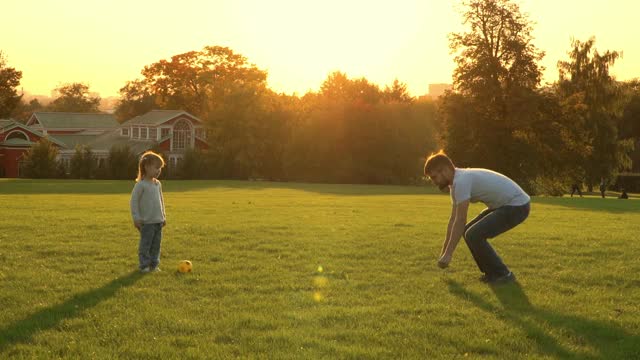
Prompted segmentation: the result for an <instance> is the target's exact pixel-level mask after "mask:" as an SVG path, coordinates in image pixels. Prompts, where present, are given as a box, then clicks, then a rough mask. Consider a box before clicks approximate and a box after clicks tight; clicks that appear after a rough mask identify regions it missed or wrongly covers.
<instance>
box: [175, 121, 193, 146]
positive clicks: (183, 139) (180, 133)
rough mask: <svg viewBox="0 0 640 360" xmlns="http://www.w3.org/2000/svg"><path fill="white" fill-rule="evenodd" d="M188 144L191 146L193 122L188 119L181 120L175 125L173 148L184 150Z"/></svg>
mask: <svg viewBox="0 0 640 360" xmlns="http://www.w3.org/2000/svg"><path fill="white" fill-rule="evenodd" d="M187 146H191V124H190V123H189V122H188V121H186V120H180V121H179V122H177V123H176V124H175V125H174V127H173V148H174V149H175V150H183V149H186V148H187Z"/></svg>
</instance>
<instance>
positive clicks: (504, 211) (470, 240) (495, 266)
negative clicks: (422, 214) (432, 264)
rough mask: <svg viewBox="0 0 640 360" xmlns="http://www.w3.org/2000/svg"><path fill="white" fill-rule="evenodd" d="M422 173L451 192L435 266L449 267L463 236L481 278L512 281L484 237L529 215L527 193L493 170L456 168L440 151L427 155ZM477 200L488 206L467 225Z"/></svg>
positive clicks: (507, 228) (493, 281)
mask: <svg viewBox="0 0 640 360" xmlns="http://www.w3.org/2000/svg"><path fill="white" fill-rule="evenodd" d="M424 174H425V176H428V177H429V178H430V179H431V181H432V182H433V183H434V184H436V185H437V186H438V187H439V188H440V190H442V191H445V190H446V189H447V188H449V189H450V193H451V203H452V209H451V217H450V218H449V225H448V226H447V237H446V239H445V241H444V244H443V246H442V252H441V254H440V259H439V260H438V266H439V267H441V268H443V269H444V268H446V267H447V266H449V263H450V262H451V258H452V257H453V252H454V251H455V249H456V246H457V245H458V241H460V237H464V240H465V242H466V243H467V246H468V247H469V250H471V255H473V259H474V260H475V261H476V264H478V268H480V271H481V272H482V273H483V274H484V275H482V277H481V278H480V280H481V281H483V282H487V283H492V284H497V283H505V282H510V281H514V280H515V275H513V273H512V272H511V271H509V269H508V268H507V266H506V265H505V264H504V263H503V262H502V260H501V259H500V257H499V256H498V254H496V252H495V251H494V250H493V248H492V247H491V245H489V243H488V242H487V239H491V238H494V237H496V236H498V235H500V234H502V233H503V232H505V231H507V230H509V229H512V228H513V227H515V226H516V225H518V224H520V223H521V222H523V221H524V220H525V219H526V218H527V216H529V207H530V205H529V202H530V200H531V198H530V197H529V195H527V193H525V192H524V191H523V190H522V188H520V186H518V184H516V183H515V182H514V181H513V180H511V179H509V178H508V177H506V176H504V175H502V174H500V173H497V172H495V171H491V170H487V169H473V168H468V169H462V168H457V167H455V166H454V165H453V162H452V161H451V159H449V157H448V156H447V155H446V154H445V153H444V152H443V151H442V150H441V151H440V152H438V153H437V154H432V155H431V156H429V158H428V159H427V161H426V163H425V165H424ZM478 201H480V202H482V203H484V204H485V205H486V206H487V209H485V210H483V211H482V212H481V213H480V214H479V215H478V216H476V218H475V219H473V220H471V221H470V222H469V223H468V224H466V222H467V211H468V209H469V202H474V203H475V202H478ZM465 224H466V225H465Z"/></svg>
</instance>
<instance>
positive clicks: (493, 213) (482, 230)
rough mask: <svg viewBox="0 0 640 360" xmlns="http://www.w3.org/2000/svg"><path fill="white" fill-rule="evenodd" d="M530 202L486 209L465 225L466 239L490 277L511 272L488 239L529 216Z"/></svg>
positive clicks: (475, 257) (484, 271)
mask: <svg viewBox="0 0 640 360" xmlns="http://www.w3.org/2000/svg"><path fill="white" fill-rule="evenodd" d="M529 210H530V204H529V203H527V204H525V205H521V206H502V207H499V208H497V209H485V210H483V211H482V212H481V213H480V214H479V215H478V216H476V218H475V219H473V220H471V222H469V223H468V224H467V225H466V226H465V227H464V240H465V242H466V243H467V246H468V247H469V250H471V255H473V259H474V260H475V261H476V264H478V268H480V271H482V272H483V273H485V274H486V275H487V276H489V277H499V276H503V275H506V274H508V273H509V269H508V268H507V266H506V265H505V264H504V263H503V262H502V259H500V257H499V256H498V254H496V252H495V250H493V248H492V247H491V245H490V244H489V242H488V241H487V239H491V238H494V237H496V236H498V235H500V234H502V233H503V232H505V231H507V230H510V229H512V228H514V227H515V226H516V225H518V224H520V223H521V222H523V221H524V220H525V219H526V218H527V217H528V216H529Z"/></svg>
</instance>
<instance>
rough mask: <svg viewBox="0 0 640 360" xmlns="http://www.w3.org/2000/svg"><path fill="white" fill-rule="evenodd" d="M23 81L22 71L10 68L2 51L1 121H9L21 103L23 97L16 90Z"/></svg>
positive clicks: (0, 78) (0, 76) (0, 74)
mask: <svg viewBox="0 0 640 360" xmlns="http://www.w3.org/2000/svg"><path fill="white" fill-rule="evenodd" d="M20 79H22V71H18V70H16V69H15V68H12V67H9V65H8V64H7V59H6V57H5V56H4V54H3V52H2V51H0V119H8V118H10V117H11V115H12V114H13V112H14V110H15V109H16V107H17V106H18V104H19V103H20V99H22V95H18V91H17V90H16V89H17V87H18V85H20Z"/></svg>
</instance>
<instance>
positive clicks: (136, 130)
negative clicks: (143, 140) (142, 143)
mask: <svg viewBox="0 0 640 360" xmlns="http://www.w3.org/2000/svg"><path fill="white" fill-rule="evenodd" d="M131 131H132V133H131V137H132V138H134V139H137V138H139V137H140V129H139V128H137V127H134V128H133V129H132V130H131Z"/></svg>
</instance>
